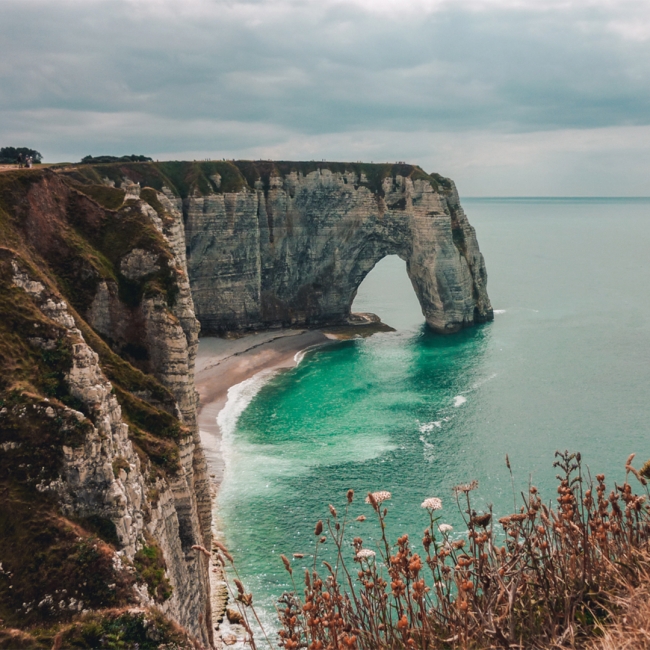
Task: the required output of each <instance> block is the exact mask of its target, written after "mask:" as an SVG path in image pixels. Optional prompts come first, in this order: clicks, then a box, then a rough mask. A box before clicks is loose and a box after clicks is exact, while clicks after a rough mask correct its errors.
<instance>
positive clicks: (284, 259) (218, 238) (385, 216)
mask: <svg viewBox="0 0 650 650" xmlns="http://www.w3.org/2000/svg"><path fill="white" fill-rule="evenodd" d="M235 164H239V163H235ZM291 165H292V164H291V163H287V169H288V171H286V170H285V171H284V172H282V171H281V170H278V169H266V170H265V169H264V168H261V169H259V170H257V178H256V180H254V181H253V182H252V186H245V187H242V188H241V189H240V190H239V191H237V192H223V191H213V192H210V193H207V194H203V195H199V194H198V193H194V194H191V195H189V196H188V197H186V198H185V200H184V202H183V205H182V207H183V209H184V212H185V237H186V241H187V245H188V271H189V276H190V283H191V286H192V295H193V298H194V304H195V308H196V314H197V317H198V318H199V320H200V322H201V325H202V330H203V332H204V333H209V332H217V333H221V332H225V331H232V330H240V329H263V328H269V327H279V326H303V325H311V326H314V325H321V324H326V323H327V324H331V323H340V322H345V321H346V320H347V319H348V318H349V316H350V308H351V305H352V302H353V300H354V297H355V295H356V291H357V288H358V287H359V285H360V284H361V282H362V281H363V279H364V278H365V276H366V275H367V274H368V272H369V271H370V270H371V269H372V268H373V267H374V265H375V264H376V263H377V262H378V261H379V260H381V259H382V258H383V257H385V256H386V255H392V254H395V255H398V256H399V257H401V258H402V259H403V260H405V262H406V270H407V273H408V275H409V277H410V279H411V282H412V283H413V288H414V290H415V293H416V295H417V297H418V299H419V301H420V305H421V307H422V312H423V314H424V316H425V318H426V321H427V323H428V324H429V325H430V326H431V327H432V328H433V329H434V330H436V331H439V332H454V331H457V330H459V329H461V328H463V327H466V326H468V325H472V324H474V323H481V322H484V321H486V320H490V319H491V318H492V308H491V305H490V301H489V298H488V295H487V290H486V284H487V274H486V271H485V264H484V261H483V256H482V255H481V252H480V250H479V247H478V243H477V240H476V234H475V231H474V228H472V226H471V225H470V224H469V222H468V220H467V217H466V216H465V213H464V211H463V209H462V207H461V206H460V201H459V198H458V193H457V191H456V187H455V186H454V184H453V182H452V181H450V180H449V179H445V178H442V177H436V178H434V177H430V176H427V175H425V174H424V173H423V172H422V173H417V174H414V173H413V169H414V168H412V167H408V166H407V167H408V168H407V169H406V170H403V173H402V174H400V173H398V171H394V170H390V171H389V173H388V174H387V175H386V176H385V177H383V178H382V179H380V180H379V181H378V180H375V183H374V187H373V184H372V183H370V182H369V181H368V176H367V175H366V174H365V173H364V172H363V171H358V170H355V169H349V170H343V171H332V170H330V169H328V167H327V164H323V165H322V166H321V167H320V168H318V169H315V170H313V171H307V172H306V173H303V172H302V171H300V169H292V168H291ZM393 172H394V173H393ZM253 178H254V176H253ZM212 179H213V181H214V182H215V186H214V187H215V188H216V187H217V186H218V181H219V177H218V176H217V175H213V176H212ZM250 179H251V175H250V173H249V180H250Z"/></svg>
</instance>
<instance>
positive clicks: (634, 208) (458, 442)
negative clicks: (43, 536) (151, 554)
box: [217, 199, 650, 629]
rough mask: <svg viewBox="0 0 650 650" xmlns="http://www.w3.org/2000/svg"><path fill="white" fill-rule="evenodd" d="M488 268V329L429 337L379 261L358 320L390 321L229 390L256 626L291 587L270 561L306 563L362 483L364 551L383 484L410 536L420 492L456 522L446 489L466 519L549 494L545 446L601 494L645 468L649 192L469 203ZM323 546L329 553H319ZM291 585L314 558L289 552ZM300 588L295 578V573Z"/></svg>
mask: <svg viewBox="0 0 650 650" xmlns="http://www.w3.org/2000/svg"><path fill="white" fill-rule="evenodd" d="M464 206H465V210H466V212H467V213H468V216H469V219H470V221H471V223H472V224H473V225H474V226H475V227H476V230H477V235H478V240H479V243H480V246H481V250H482V251H483V253H484V255H485V259H486V264H487V269H488V276H489V282H488V291H489V294H490V297H491V300H492V304H493V307H494V309H495V320H494V322H493V323H490V324H487V325H484V326H480V327H476V328H473V329H470V330H466V331H463V332H461V333H459V334H455V335H451V336H447V337H443V336H437V335H434V334H432V333H430V332H428V331H427V330H426V328H425V327H424V325H423V317H422V314H421V311H420V309H419V306H418V303H417V300H416V298H415V295H414V293H413V290H412V288H411V285H410V282H409V280H408V277H407V275H406V269H405V265H404V262H402V261H401V260H400V259H398V258H396V257H390V258H386V259H385V260H383V261H382V262H380V263H379V264H378V265H377V267H376V268H375V269H374V270H373V272H372V273H371V274H370V275H369V276H368V277H367V278H366V280H365V281H364V283H363V285H362V286H361V288H360V290H359V294H358V296H357V299H356V301H355V304H354V310H355V311H372V312H375V313H377V314H379V315H380V316H381V317H382V319H383V320H384V321H385V322H386V323H388V324H390V325H392V326H393V327H396V328H397V331H396V332H394V333H389V334H378V335H375V336H373V337H371V338H370V339H366V340H356V341H351V342H345V343H338V344H334V345H331V346H328V347H325V348H321V349H318V350H316V351H312V352H309V353H308V354H307V355H306V356H305V358H304V360H303V361H302V363H301V364H300V365H299V366H298V367H297V368H295V369H294V370H291V371H288V372H284V373H282V374H279V375H275V376H273V377H272V378H270V379H269V376H262V377H258V378H256V379H253V380H250V381H249V382H245V383H244V384H243V385H240V386H239V387H238V389H237V390H236V391H234V393H235V394H234V395H232V399H231V400H230V402H229V404H228V406H227V408H226V411H224V412H222V417H221V424H222V426H223V428H224V453H225V456H226V459H227V471H226V478H225V481H224V484H223V487H222V489H221V493H220V496H219V503H218V511H217V517H218V521H219V526H220V527H221V528H222V530H224V531H225V535H226V540H227V543H228V545H229V546H230V547H231V549H232V551H233V552H234V554H235V556H236V559H237V564H238V567H239V571H240V573H241V574H242V577H243V579H244V582H245V583H246V584H247V585H248V586H249V587H250V588H251V589H252V590H253V593H254V595H255V598H256V602H257V603H258V604H260V605H261V607H262V609H263V610H264V611H265V618H266V619H267V621H269V622H270V623H271V628H272V629H275V627H276V625H275V622H274V617H273V613H272V612H273V603H274V599H275V598H277V597H278V596H279V595H280V594H281V593H282V591H283V590H285V589H287V588H288V587H289V583H288V581H287V577H288V576H287V573H286V572H285V571H284V568H283V565H282V562H281V561H280V557H279V556H280V554H281V553H284V554H285V555H287V556H291V554H292V553H310V552H312V550H313V543H314V536H313V528H314V524H315V522H316V521H317V520H318V519H324V518H325V517H326V516H327V514H328V508H327V506H328V504H329V503H332V504H334V505H335V506H336V507H337V508H339V510H342V509H343V504H344V503H345V493H346V491H347V490H348V489H349V488H352V489H354V490H355V492H356V494H357V497H356V499H355V503H354V504H353V507H352V509H351V513H352V516H353V517H356V516H357V515H359V514H366V515H368V521H366V522H363V523H357V522H353V525H352V527H351V529H350V532H351V534H352V535H360V536H361V537H363V538H364V540H366V544H367V545H368V546H369V547H370V548H372V547H373V545H374V544H375V543H376V542H375V541H374V540H375V536H376V534H377V527H376V525H375V523H374V521H373V520H372V519H373V518H372V516H371V515H372V511H371V509H370V506H368V505H365V504H364V503H363V496H365V494H366V493H367V492H368V491H369V490H371V491H374V490H389V491H390V492H391V493H392V499H391V501H390V502H388V505H389V516H388V521H389V525H390V531H389V532H390V535H391V537H393V538H396V537H397V535H398V534H400V533H404V532H407V533H409V534H410V535H411V537H412V539H414V540H418V539H419V537H420V536H421V533H422V530H423V529H424V527H425V525H426V523H427V521H428V517H427V514H426V512H425V511H424V510H422V508H421V507H420V504H421V502H422V501H423V499H424V498H426V497H430V496H438V497H441V498H442V500H443V504H444V509H443V510H442V512H441V516H442V519H441V521H442V522H446V523H450V524H452V525H454V527H455V533H454V534H458V535H460V534H462V533H463V531H464V527H463V525H462V519H461V518H460V515H459V514H458V509H457V508H456V505H455V503H454V499H453V497H452V491H451V488H452V487H453V486H454V485H456V484H458V483H461V482H467V481H470V480H472V479H477V480H478V481H479V489H478V490H477V491H476V492H474V493H473V498H474V502H475V505H476V509H477V510H481V509H484V508H486V507H487V506H488V505H489V504H493V505H494V509H495V511H496V512H497V513H499V514H505V513H506V512H508V511H509V510H508V509H510V510H511V509H512V504H513V491H512V488H511V483H510V474H509V473H508V470H507V468H506V465H505V455H506V453H507V454H509V456H510V460H511V464H512V469H513V472H514V476H515V482H516V487H517V488H518V489H525V487H526V485H527V484H528V481H529V479H530V480H532V482H533V484H535V485H536V486H538V487H539V488H540V489H541V491H542V494H543V496H544V497H545V498H546V499H547V500H550V499H553V498H554V497H555V487H554V484H555V481H554V475H555V471H554V469H553V467H552V463H553V460H554V458H553V453H554V451H555V450H556V449H570V450H576V451H580V452H581V453H582V456H583V458H584V461H585V462H586V463H587V464H588V465H589V467H590V468H591V470H592V473H593V474H595V473H597V472H601V471H604V472H605V473H606V474H607V475H608V478H609V483H610V484H611V483H612V481H613V479H616V480H619V481H620V480H621V479H622V478H623V476H624V471H623V464H624V462H625V458H626V457H627V455H628V454H630V453H631V452H637V454H638V455H637V461H636V462H637V465H638V464H639V463H642V462H643V461H645V460H646V459H648V458H650V435H649V433H650V200H642V199H638V200H630V199H628V200H616V199H602V200H598V199H539V200H536V199H527V200H521V199H520V200H516V199H490V200H479V199H474V200H465V201H464ZM328 547H329V542H327V543H326V544H324V549H323V550H324V552H325V554H327V553H328V552H329V551H328ZM293 562H294V565H295V568H296V571H297V572H298V575H299V576H300V575H301V574H302V568H303V567H304V566H307V565H308V562H309V558H308V557H306V558H304V559H297V560H294V561H293ZM300 580H301V578H300V577H299V578H298V581H300Z"/></svg>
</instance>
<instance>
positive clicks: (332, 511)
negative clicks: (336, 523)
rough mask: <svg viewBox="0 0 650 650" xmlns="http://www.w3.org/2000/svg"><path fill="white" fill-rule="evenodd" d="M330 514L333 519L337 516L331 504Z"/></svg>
mask: <svg viewBox="0 0 650 650" xmlns="http://www.w3.org/2000/svg"><path fill="white" fill-rule="evenodd" d="M330 514H331V515H332V517H334V518H336V517H337V516H338V514H337V512H336V508H335V507H334V506H333V505H332V504H331V503H330Z"/></svg>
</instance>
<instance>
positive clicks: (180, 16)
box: [0, 0, 650, 155]
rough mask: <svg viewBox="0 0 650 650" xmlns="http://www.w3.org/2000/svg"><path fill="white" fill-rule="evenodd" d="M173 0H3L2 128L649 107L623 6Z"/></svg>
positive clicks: (508, 123)
mask: <svg viewBox="0 0 650 650" xmlns="http://www.w3.org/2000/svg"><path fill="white" fill-rule="evenodd" d="M173 7H174V5H172V4H170V3H165V2H159V3H156V2H150V3H142V2H127V1H121V0H103V1H96V0H95V1H88V2H73V3H71V2H48V1H45V0H42V1H38V0H29V1H24V0H23V1H21V2H17V1H15V0H2V6H1V7H0V44H1V47H2V51H3V53H4V56H3V60H2V62H0V89H1V91H2V92H1V93H0V110H1V111H2V115H3V120H2V122H3V123H2V125H1V126H0V137H1V138H2V139H3V141H4V140H6V139H7V138H10V137H11V138H15V137H18V135H19V134H22V135H27V134H29V133H32V134H33V135H34V137H42V138H46V140H47V143H48V144H47V146H48V147H49V148H50V150H51V151H52V152H59V153H62V152H66V153H69V154H75V155H76V154H80V155H83V154H84V153H88V152H90V151H93V152H100V151H102V152H109V151H114V152H116V153H118V152H119V153H123V152H124V151H129V152H130V151H131V150H133V151H136V150H142V151H153V150H156V151H174V150H176V151H190V150H200V149H203V150H216V149H220V150H229V151H230V150H236V149H237V143H238V142H239V150H247V149H248V147H249V142H250V140H251V138H250V137H246V135H245V132H246V129H245V125H246V124H249V125H250V133H251V135H252V137H260V138H261V140H260V141H259V144H260V146H266V145H267V144H268V145H269V146H270V145H272V144H273V143H274V142H276V141H278V140H281V139H282V138H283V137H285V136H286V134H294V135H300V134H302V135H304V136H305V137H311V138H313V137H316V136H318V135H320V134H331V133H346V132H347V133H355V132H360V131H374V132H381V131H382V130H388V131H392V132H416V131H422V130H429V131H434V132H440V131H449V132H462V131H465V130H468V129H469V130H472V129H474V130H476V129H479V130H481V129H482V130H494V131H499V132H504V133H506V132H526V131H538V130H544V129H548V130H555V129H564V128H596V127H606V126H615V125H625V124H627V125H629V124H636V125H644V124H648V122H649V120H650V110H649V109H650V84H649V83H648V79H649V75H650V56H649V54H650V52H649V50H650V41H645V40H643V39H637V40H634V39H626V38H624V37H623V36H622V35H621V33H619V32H616V31H614V30H612V29H611V21H612V20H613V16H614V12H615V10H616V8H615V7H614V8H613V9H611V10H608V9H607V8H606V7H604V6H601V7H595V8H594V7H593V6H591V7H586V6H585V7H582V8H581V7H579V6H574V7H568V8H564V9H563V10H561V11H560V10H548V11H528V10H525V9H521V8H519V9H518V8H509V7H507V6H502V7H499V6H492V7H485V8H483V9H481V10H474V9H468V8H463V6H462V5H458V4H449V5H445V6H443V7H442V8H440V9H439V10H437V11H432V12H428V13H427V12H420V13H417V12H413V11H404V12H402V13H399V12H395V13H391V14H384V13H381V12H368V11H365V10H364V9H362V8H361V7H359V6H357V5H354V4H351V3H338V4H334V3H327V2H323V3H320V4H318V5H317V4H315V3H312V4H309V3H300V2H294V3H288V4H281V3H277V2H276V3H274V2H270V1H266V2H257V3H255V2H248V3H244V2H238V1H237V0H233V1H231V2H227V1H225V0H223V1H221V0H216V1H215V2H211V3H208V2H203V3H198V4H196V6H194V5H193V4H192V6H189V5H188V6H187V8H184V6H183V3H182V2H181V3H180V5H179V6H178V8H177V9H174V8H173ZM91 115H95V117H94V118H90V117H89V116H91ZM235 123H236V124H238V125H243V126H238V127H237V128H234V127H233V128H231V129H228V128H226V127H224V125H227V124H231V125H232V124H235ZM102 124H103V125H104V126H103V127H102V126H101V125H102ZM117 125H120V127H119V128H118V126H117ZM129 125H130V126H129ZM211 125H212V126H211ZM68 127H73V128H68ZM274 130H275V135H274ZM127 134H128V135H127ZM286 137H288V136H286ZM84 138H85V139H84ZM71 139H72V140H71ZM73 142H74V144H73ZM78 142H80V143H81V144H78ZM84 142H85V145H86V146H85V147H83V149H80V147H82V145H83V143H84Z"/></svg>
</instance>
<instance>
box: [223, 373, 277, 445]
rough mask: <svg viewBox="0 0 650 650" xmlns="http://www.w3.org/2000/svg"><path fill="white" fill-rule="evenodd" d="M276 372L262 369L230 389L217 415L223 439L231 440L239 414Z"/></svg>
mask: <svg viewBox="0 0 650 650" xmlns="http://www.w3.org/2000/svg"><path fill="white" fill-rule="evenodd" d="M276 372H277V371H276V370H262V371H260V372H258V373H257V374H256V375H253V376H252V377H250V378H249V379H245V380H244V381H242V382H240V383H239V384H235V385H234V386H231V387H230V388H229V389H228V397H227V399H226V404H225V406H224V407H223V408H222V409H221V411H219V415H217V424H218V425H219V429H220V430H221V438H222V440H227V439H228V440H229V439H230V438H231V437H232V434H233V433H234V432H235V427H236V426H237V420H239V416H240V415H241V414H242V413H243V412H244V411H245V410H246V407H247V406H248V405H249V404H250V403H251V402H252V400H253V398H254V397H255V395H257V393H259V392H260V390H261V389H262V387H263V386H264V384H266V383H267V382H268V381H269V380H270V379H271V378H272V377H273V375H275V374H276Z"/></svg>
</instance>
